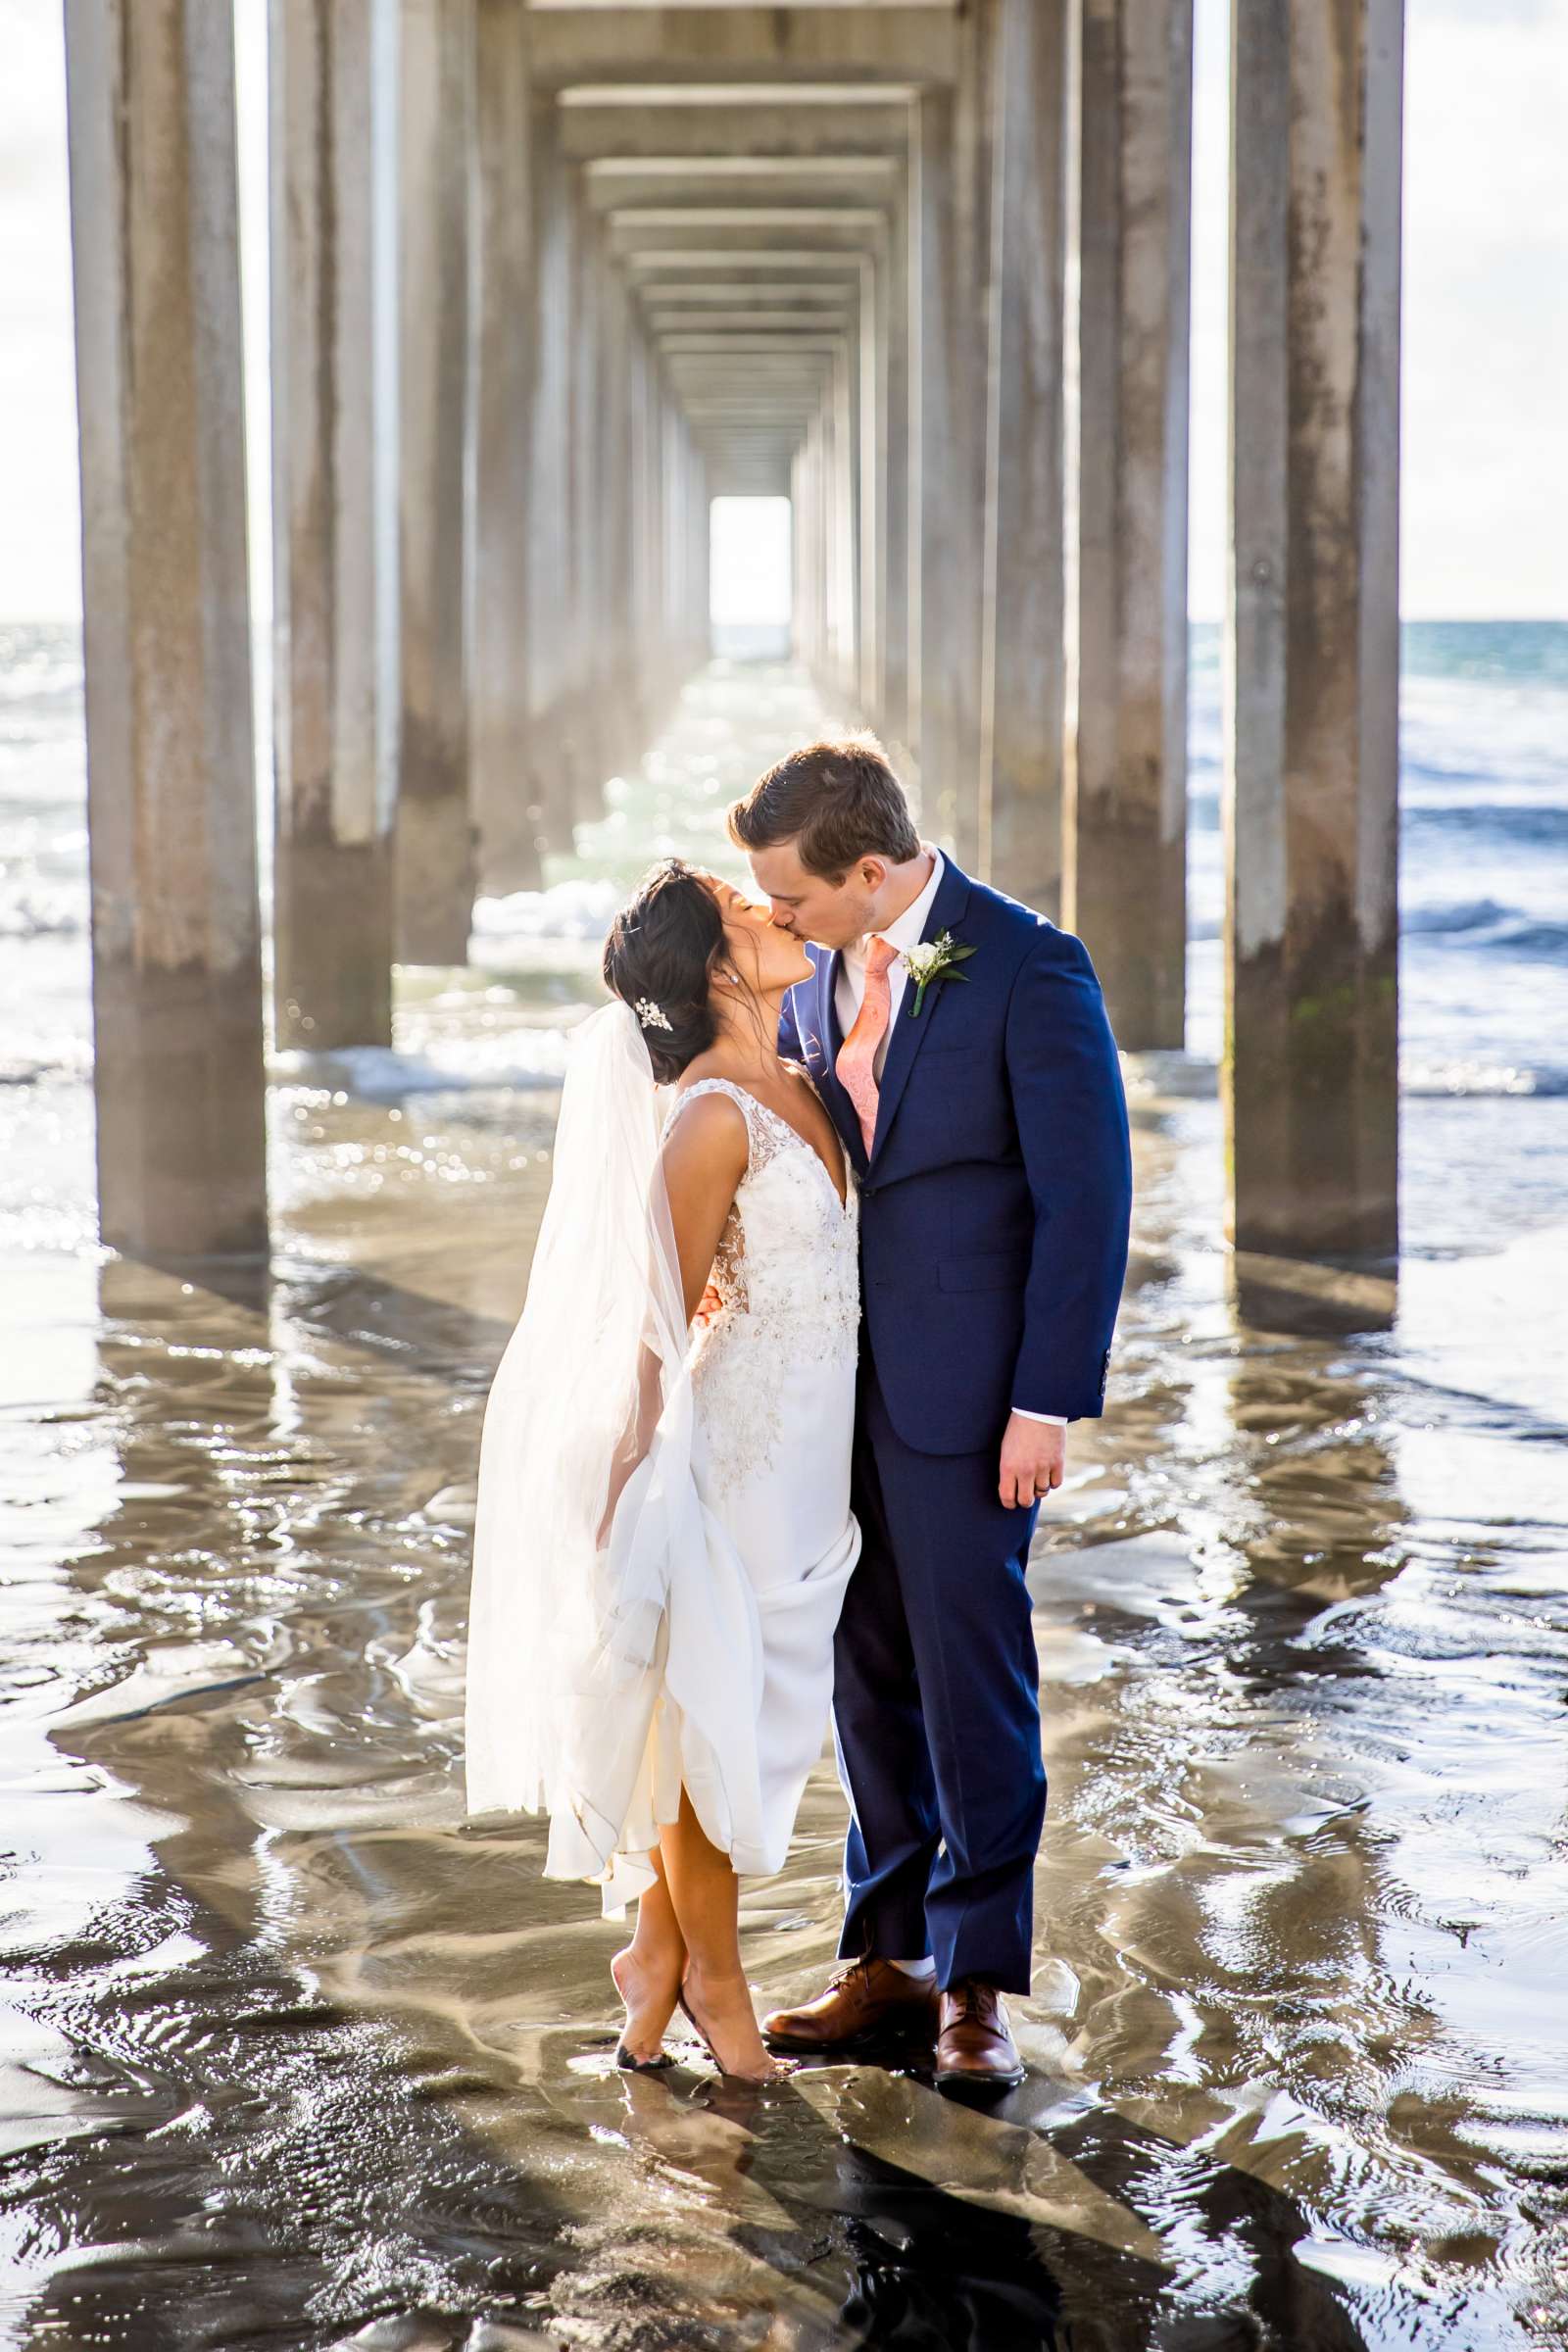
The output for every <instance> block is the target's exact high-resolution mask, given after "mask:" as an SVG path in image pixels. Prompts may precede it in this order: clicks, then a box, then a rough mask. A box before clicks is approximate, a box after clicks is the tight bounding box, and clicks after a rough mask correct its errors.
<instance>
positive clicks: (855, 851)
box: [729, 731, 920, 882]
mask: <svg viewBox="0 0 1568 2352" xmlns="http://www.w3.org/2000/svg"><path fill="white" fill-rule="evenodd" d="M729 837H730V839H731V841H733V842H734V843H736V844H737V846H738V847H739V848H741V849H743V850H772V849H777V848H778V846H779V844H780V843H781V842H785V841H792V842H794V844H795V855H796V856H797V858H799V859H800V861H801V863H802V864H803V865H804V866H805V868H806V870H807V872H808V873H809V874H821V875H824V876H826V878H827V879H828V880H829V881H834V882H839V881H842V880H843V878H844V876H845V875H846V874H847V873H848V872H849V870H850V868H851V866H852V865H854V864H855V863H856V861H857V860H858V858H887V859H888V860H889V862H890V863H891V864H893V865H907V863H908V861H909V859H910V858H917V857H918V856H919V854H920V836H919V834H918V833H917V832H916V831H915V829H914V819H913V817H912V816H911V815H910V814H909V804H908V802H907V799H906V798H905V793H904V786H903V785H902V784H901V783H900V782H899V779H898V777H897V776H896V775H895V774H894V772H893V770H892V768H891V767H890V766H889V765H888V758H887V754H886V753H885V752H884V751H883V749H882V746H881V745H880V744H879V743H878V741H877V739H876V737H875V736H874V735H870V734H866V733H865V732H863V731H860V732H858V733H856V734H853V735H839V736H835V737H832V738H829V739H828V740H826V741H824V742H822V743H809V744H807V745H805V746H804V747H803V749H802V750H800V751H798V752H791V753H790V755H789V757H788V759H786V760H780V761H779V763H778V765H777V766H776V767H770V768H769V769H768V771H767V773H766V775H765V776H759V778H758V780H757V782H756V783H755V784H754V785H753V786H752V789H751V791H750V792H749V793H748V794H747V795H746V798H745V800H744V801H737V802H736V803H735V805H734V807H733V808H732V809H730V812H729Z"/></svg>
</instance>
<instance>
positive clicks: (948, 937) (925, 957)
mask: <svg viewBox="0 0 1568 2352" xmlns="http://www.w3.org/2000/svg"><path fill="white" fill-rule="evenodd" d="M973 954H974V950H973V948H960V947H959V946H958V945H957V943H956V940H955V939H954V936H953V933H952V932H951V931H944V932H943V934H942V937H941V938H940V939H930V940H927V941H925V942H924V943H923V945H921V946H920V947H917V948H906V949H905V951H904V963H905V968H906V970H907V972H908V975H909V978H910V979H911V980H912V981H913V982H914V1003H913V1004H912V1005H910V1007H909V1018H910V1020H911V1021H912V1020H914V1019H915V1018H916V1017H917V1016H918V1014H919V1010H920V1007H921V1005H923V1004H924V1003H925V992H926V990H927V989H928V988H934V987H935V985H936V983H937V982H938V981H939V980H967V979H968V977H969V975H968V973H967V972H960V971H958V970H957V969H956V966H957V965H958V964H960V963H963V962H964V961H966V959H967V958H968V957H969V956H972V955H973Z"/></svg>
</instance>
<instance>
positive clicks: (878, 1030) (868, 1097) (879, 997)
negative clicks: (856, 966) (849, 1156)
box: [833, 939, 899, 1159]
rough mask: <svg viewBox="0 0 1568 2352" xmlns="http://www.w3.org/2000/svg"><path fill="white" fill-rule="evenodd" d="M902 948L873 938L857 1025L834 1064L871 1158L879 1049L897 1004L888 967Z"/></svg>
mask: <svg viewBox="0 0 1568 2352" xmlns="http://www.w3.org/2000/svg"><path fill="white" fill-rule="evenodd" d="M898 954H899V951H898V949H897V948H890V947H889V946H888V943H887V941H886V940H885V939H873V940H872V941H871V943H870V946H869V947H868V948H867V949H866V952H865V995H864V996H863V997H862V999H861V1000H860V1009H859V1011H858V1013H857V1014H856V1016H855V1027H854V1028H853V1029H852V1030H851V1031H850V1034H849V1036H848V1037H847V1038H846V1039H845V1040H844V1043H843V1045H842V1046H840V1048H839V1057H838V1060H837V1061H836V1062H835V1063H834V1065H833V1066H834V1068H835V1070H836V1071H837V1073H838V1081H839V1084H840V1085H841V1086H842V1087H843V1089H844V1091H845V1093H846V1094H847V1095H848V1096H849V1098H850V1101H851V1102H852V1103H854V1104H855V1107H856V1111H857V1113H858V1116H859V1121H860V1134H861V1137H862V1139H863V1140H864V1144H865V1156H866V1158H867V1159H869V1158H870V1156H871V1139H872V1137H873V1136H874V1135H875V1134H876V1106H877V1093H878V1090H877V1083H876V1050H877V1048H878V1046H879V1045H880V1044H881V1043H882V1040H883V1039H884V1038H885V1037H886V1035H887V1033H888V1021H889V1018H890V1016H891V1013H892V1007H893V991H892V989H891V988H890V987H889V985H888V971H889V967H890V966H891V965H892V964H893V963H895V962H896V961H897V960H898Z"/></svg>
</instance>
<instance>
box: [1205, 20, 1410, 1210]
mask: <svg viewBox="0 0 1568 2352" xmlns="http://www.w3.org/2000/svg"><path fill="white" fill-rule="evenodd" d="M1401 36H1402V26H1401V15H1400V9H1399V6H1398V0H1347V5H1345V6H1343V7H1339V8H1335V9H1333V10H1327V11H1325V10H1321V9H1318V8H1316V7H1314V6H1312V5H1311V4H1310V0H1279V5H1276V6H1270V7H1269V8H1267V9H1259V10H1255V11H1253V10H1246V9H1244V10H1242V11H1241V12H1240V14H1239V17H1238V21H1237V28H1236V53H1235V71H1234V82H1233V89H1234V112H1233V123H1232V152H1233V170H1232V232H1231V233H1232V275H1233V281H1234V285H1235V303H1234V310H1233V319H1232V351H1231V417H1232V445H1231V484H1230V496H1231V520H1230V592H1229V594H1230V610H1229V616H1228V624H1227V626H1228V638H1229V644H1228V653H1227V663H1226V675H1227V687H1226V693H1227V712H1226V721H1227V723H1226V739H1227V757H1226V776H1225V817H1226V850H1227V875H1228V908H1227V919H1226V995H1227V1015H1226V1032H1227V1034H1226V1054H1225V1064H1224V1073H1223V1087H1224V1101H1225V1109H1226V1125H1227V1135H1228V1149H1229V1152H1230V1156H1231V1171H1232V1207H1233V1231H1234V1238H1235V1241H1236V1243H1237V1246H1238V1248H1240V1249H1243V1250H1258V1251H1264V1252H1268V1253H1271V1254H1277V1255H1284V1256H1313V1255H1319V1254H1341V1253H1345V1254H1352V1255H1363V1254H1369V1253H1370V1254H1374V1255H1384V1256H1392V1255H1393V1254H1394V1252H1395V1250H1397V1243H1398V1187H1397V1148H1398V1070H1397V1061H1398V991H1397V825H1398V667H1399V648H1398V601H1397V600H1398V574H1397V552H1398V551H1397V541H1398V418H1399V404H1398V355H1399V128H1400V84H1401V74H1402V37H1401Z"/></svg>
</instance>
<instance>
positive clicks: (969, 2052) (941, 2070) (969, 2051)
mask: <svg viewBox="0 0 1568 2352" xmlns="http://www.w3.org/2000/svg"><path fill="white" fill-rule="evenodd" d="M1022 2081H1023V2060H1022V2059H1021V2058H1020V2057H1019V2055H1018V2045H1017V2043H1016V2042H1015V2041H1014V2040H1013V2038H1012V2029H1011V2027H1010V2026H1009V2025H1008V2023H1007V2012H1006V2009H1005V2006H1004V2003H1003V1999H1002V1995H1001V1993H1000V1992H999V1991H998V1990H997V1988H996V1986H995V1985H982V1984H981V1983H980V1982H979V1980H978V1978H976V1977H960V1978H959V1980H958V1982H957V1984H956V1985H949V1987H948V1989H947V1991H946V1992H945V1993H944V1994H943V1995H942V2025H941V2031H940V2032H939V2034H938V2035H937V2088H938V2090H947V2091H954V2092H956V2093H957V2094H958V2096H960V2097H965V2096H973V2097H984V2098H989V2097H992V2096H993V2095H995V2094H997V2093H999V2092H1001V2091H1004V2090H1016V2089H1017V2087H1018V2085H1019V2083H1020V2082H1022Z"/></svg>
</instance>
